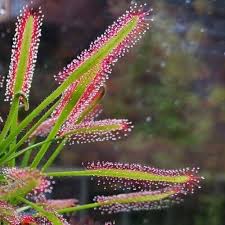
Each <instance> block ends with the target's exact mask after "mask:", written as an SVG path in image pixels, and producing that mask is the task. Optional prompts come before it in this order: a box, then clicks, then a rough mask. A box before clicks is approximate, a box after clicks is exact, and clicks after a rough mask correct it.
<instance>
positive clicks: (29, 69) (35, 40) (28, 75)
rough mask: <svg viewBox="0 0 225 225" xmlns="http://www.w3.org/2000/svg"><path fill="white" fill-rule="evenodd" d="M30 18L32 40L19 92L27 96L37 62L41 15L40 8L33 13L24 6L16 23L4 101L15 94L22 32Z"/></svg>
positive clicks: (22, 37)
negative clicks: (31, 22)
mask: <svg viewBox="0 0 225 225" xmlns="http://www.w3.org/2000/svg"><path fill="white" fill-rule="evenodd" d="M31 17H32V18H33V26H32V28H33V29H32V40H31V45H30V47H29V58H28V61H27V62H26V63H27V64H26V72H25V75H24V80H23V86H22V90H21V91H22V92H23V93H24V94H25V95H26V97H28V96H29V92H30V87H31V83H32V78H33V73H34V69H35V64H36V60H37V53H38V47H39V43H40V36H41V25H42V20H43V15H42V12H41V9H40V8H39V10H38V11H34V10H33V9H29V8H28V6H26V7H24V9H23V12H21V14H20V17H19V18H18V21H17V23H16V33H15V36H14V39H13V46H12V54H11V63H10V67H9V74H8V78H7V85H6V100H11V99H12V98H13V96H14V95H15V94H16V93H15V92H14V87H15V81H16V76H17V71H18V65H19V61H20V58H21V48H22V42H23V39H24V31H25V28H26V25H27V22H28V20H29V18H31Z"/></svg>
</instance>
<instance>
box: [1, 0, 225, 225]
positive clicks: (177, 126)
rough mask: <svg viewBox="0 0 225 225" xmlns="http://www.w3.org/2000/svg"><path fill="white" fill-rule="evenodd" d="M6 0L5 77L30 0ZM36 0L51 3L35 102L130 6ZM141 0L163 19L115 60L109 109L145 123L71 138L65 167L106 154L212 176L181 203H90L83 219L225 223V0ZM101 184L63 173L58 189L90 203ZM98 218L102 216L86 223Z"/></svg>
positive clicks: (134, 224)
mask: <svg viewBox="0 0 225 225" xmlns="http://www.w3.org/2000/svg"><path fill="white" fill-rule="evenodd" d="M6 2H7V3H9V7H8V8H7V9H6V10H3V11H2V10H0V74H1V75H3V76H6V75H7V71H8V65H9V62H10V54H11V45H12V37H13V35H14V29H15V25H14V24H15V20H16V16H17V15H18V13H19V9H21V8H22V6H23V5H24V4H25V3H26V2H27V1H26V0H23V1H22V0H21V1H20V0H11V1H10V0H9V1H4V0H1V1H0V7H1V4H3V3H6ZM33 2H34V4H35V5H37V6H39V5H41V6H42V9H43V13H44V15H45V19H44V25H43V32H42V38H41V45H40V51H39V55H38V64H37V69H36V72H35V76H34V80H33V84H32V90H31V100H30V103H31V108H32V107H34V106H36V105H38V103H39V102H40V101H41V100H42V99H43V98H44V97H45V96H47V95H48V94H49V93H50V92H51V91H52V90H53V89H54V88H55V87H56V86H57V83H56V82H55V81H54V78H53V75H54V74H56V73H58V71H60V70H62V68H63V67H64V66H65V65H66V64H67V63H69V62H70V61H71V60H72V59H73V58H74V57H76V56H77V55H78V54H79V53H80V52H81V51H82V50H83V49H85V48H87V47H88V45H89V43H90V42H91V41H92V40H94V39H95V38H96V37H97V36H99V35H100V34H101V33H103V31H104V30H105V29H106V28H107V26H108V25H110V24H111V23H112V22H113V21H114V20H115V19H116V18H117V17H118V16H120V15H121V14H122V13H123V12H124V11H125V10H126V9H127V8H128V7H129V5H130V1H128V0H33ZM136 2H147V3H148V4H149V5H150V6H151V7H153V9H154V22H153V24H152V28H151V30H150V31H149V32H148V34H147V35H146V36H145V38H144V40H143V41H141V42H140V43H139V44H138V46H136V47H135V48H134V49H133V50H132V51H131V52H130V54H129V55H127V56H126V57H124V58H123V59H122V60H120V62H119V63H118V64H117V65H116V66H115V67H114V69H113V73H112V74H111V79H110V80H109V81H108V84H107V93H106V96H105V98H104V102H103V105H104V115H103V117H105V118H128V119H129V120H131V121H133V122H134V125H135V129H134V130H133V132H132V134H131V135H129V137H128V138H127V139H125V140H122V141H117V142H111V143H96V144H86V145H72V146H66V147H65V150H64V151H63V152H62V154H61V155H60V157H59V158H58V159H57V163H56V165H55V166H56V167H60V168H71V169H72V168H78V167H80V166H81V163H82V162H86V161H96V160H108V161H115V162H131V163H132V162H135V163H141V164H146V165H149V166H153V167H159V168H183V167H196V166H200V168H201V173H202V174H203V175H204V176H205V177H206V180H205V181H204V182H203V183H202V190H201V191H199V192H198V193H197V194H196V195H194V196H191V197H190V198H189V199H188V200H187V201H185V202H184V203H182V204H181V205H178V206H175V207H172V208H170V209H168V210H161V211H148V212H135V213H128V214H119V215H116V216H114V215H113V216H107V215H104V216H102V215H100V214H99V213H98V212H92V211H90V212H85V213H84V214H81V215H77V216H76V217H77V219H79V217H81V218H86V216H87V215H88V216H89V217H88V218H90V219H87V220H95V221H97V220H104V221H107V220H110V219H115V220H116V224H118V225H125V224H127V225H142V224H143V225H144V224H151V225H160V224H163V225H176V224H177V225H206V224H207V225H222V224H225V222H224V221H225V215H224V214H225V213H224V212H225V163H224V162H225V2H224V1H223V0H220V1H219V0H215V1H213V0H157V1H156V0H151V2H149V1H148V0H146V1H136ZM4 6H5V5H4ZM1 98H2V100H3V98H4V91H3V90H1ZM2 102H3V101H1V105H0V112H1V115H2V117H3V118H5V117H6V116H7V112H8V105H7V104H6V103H2ZM22 116H23V115H22ZM94 184H95V183H93V182H91V181H90V180H89V179H81V180H78V179H69V180H68V179H66V180H59V181H57V182H56V186H55V192H54V196H57V197H68V198H69V197H75V198H78V199H79V200H80V201H81V202H82V203H83V202H89V201H91V200H92V198H93V196H94V195H96V194H101V191H102V190H101V189H100V188H99V187H96V186H95V185H94ZM74 223H75V222H74ZM76 223H77V222H76ZM88 223H89V224H92V223H91V221H89V222H83V223H81V224H82V225H84V224H88ZM93 224H94V223H93Z"/></svg>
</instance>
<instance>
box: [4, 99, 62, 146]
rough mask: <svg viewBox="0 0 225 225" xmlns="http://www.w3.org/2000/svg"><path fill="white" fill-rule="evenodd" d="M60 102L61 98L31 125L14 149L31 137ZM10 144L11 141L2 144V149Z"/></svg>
mask: <svg viewBox="0 0 225 225" xmlns="http://www.w3.org/2000/svg"><path fill="white" fill-rule="evenodd" d="M58 103H59V100H58V101H57V102H56V103H55V104H53V105H52V106H51V108H50V109H49V110H48V111H47V112H46V113H44V115H43V116H42V117H41V118H40V119H39V120H38V121H37V122H36V123H35V124H34V125H33V127H31V128H30V129H29V130H28V132H27V133H26V134H25V135H24V136H23V137H22V138H21V139H20V140H19V141H18V143H17V144H16V145H15V147H14V150H16V149H18V148H19V147H20V146H21V145H22V144H24V142H25V141H26V140H27V139H28V138H29V137H30V135H31V134H32V133H33V132H34V131H35V130H36V129H37V128H38V127H39V126H40V125H41V123H43V122H44V121H45V120H46V119H47V118H48V117H49V115H50V114H51V113H52V111H53V110H54V109H55V107H56V106H57V105H58ZM9 144H10V142H9V143H7V142H5V143H4V145H3V146H2V149H3V150H4V149H5V148H7V146H8V145H9Z"/></svg>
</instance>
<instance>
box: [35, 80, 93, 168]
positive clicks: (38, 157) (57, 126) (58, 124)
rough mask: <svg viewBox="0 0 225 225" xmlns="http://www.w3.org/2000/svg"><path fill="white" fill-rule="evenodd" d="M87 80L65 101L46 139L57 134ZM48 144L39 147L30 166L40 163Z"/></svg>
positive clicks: (80, 94)
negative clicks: (67, 101)
mask: <svg viewBox="0 0 225 225" xmlns="http://www.w3.org/2000/svg"><path fill="white" fill-rule="evenodd" d="M88 82H89V80H88V79H86V80H85V82H84V83H83V84H82V85H81V86H80V87H79V88H77V89H76V93H74V94H73V96H72V98H71V100H70V101H69V103H67V105H66V106H65V107H64V109H63V111H62V113H61V114H60V116H59V118H58V119H57V121H56V123H55V125H54V127H53V128H52V130H51V132H50V133H49V135H48V137H47V138H46V140H51V139H53V138H54V137H55V136H56V135H57V133H58V131H59V130H60V128H61V126H62V125H63V123H64V122H65V121H66V119H67V118H68V116H69V114H70V113H71V111H72V110H73V108H74V107H75V105H76V103H77V102H78V100H79V99H80V97H81V96H82V94H83V93H84V90H85V88H86V86H87V84H86V83H88ZM50 144H51V143H46V144H44V145H43V146H42V147H41V149H40V151H39V152H38V154H37V155H36V157H35V158H34V161H33V162H32V164H31V167H32V168H37V166H38V164H39V163H40V161H41V160H42V158H43V157H44V155H45V153H46V152H47V151H48V148H49V147H50Z"/></svg>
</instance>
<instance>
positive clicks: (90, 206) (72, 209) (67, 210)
mask: <svg viewBox="0 0 225 225" xmlns="http://www.w3.org/2000/svg"><path fill="white" fill-rule="evenodd" d="M99 206H101V205H100V203H97V202H95V203H89V204H85V205H78V206H75V207H70V208H65V209H60V210H57V212H58V213H71V212H76V211H81V210H85V209H93V208H97V207H99Z"/></svg>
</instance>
